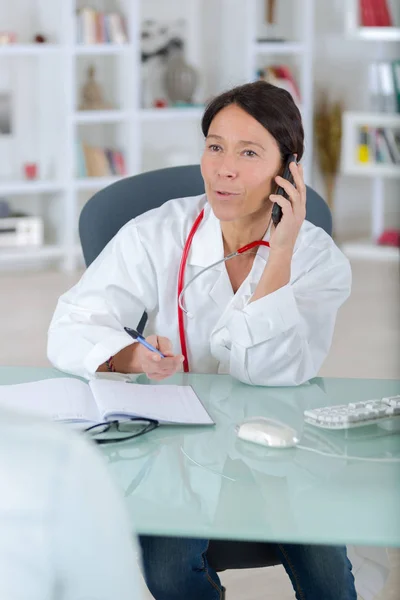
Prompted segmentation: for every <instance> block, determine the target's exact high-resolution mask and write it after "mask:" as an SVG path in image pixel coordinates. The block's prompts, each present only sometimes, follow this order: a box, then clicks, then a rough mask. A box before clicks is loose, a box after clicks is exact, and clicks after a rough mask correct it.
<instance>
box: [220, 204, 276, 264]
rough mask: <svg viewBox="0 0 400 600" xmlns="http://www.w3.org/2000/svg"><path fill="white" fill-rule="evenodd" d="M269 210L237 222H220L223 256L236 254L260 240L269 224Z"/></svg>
mask: <svg viewBox="0 0 400 600" xmlns="http://www.w3.org/2000/svg"><path fill="white" fill-rule="evenodd" d="M271 209H272V207H271ZM271 209H269V210H268V211H267V212H265V210H264V211H263V213H262V214H260V213H257V214H255V215H251V216H249V217H245V218H243V219H238V220H237V221H221V231H222V238H223V241H224V251H225V254H226V255H227V254H230V253H232V252H236V250H238V249H239V248H242V247H243V246H245V245H246V244H250V242H255V241H256V240H262V239H263V237H264V235H265V233H266V232H267V230H268V227H269V225H270V222H271Z"/></svg>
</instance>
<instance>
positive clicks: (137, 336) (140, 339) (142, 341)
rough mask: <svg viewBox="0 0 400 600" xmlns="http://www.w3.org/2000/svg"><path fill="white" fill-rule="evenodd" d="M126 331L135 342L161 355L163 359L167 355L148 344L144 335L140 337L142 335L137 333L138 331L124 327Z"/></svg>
mask: <svg viewBox="0 0 400 600" xmlns="http://www.w3.org/2000/svg"><path fill="white" fill-rule="evenodd" d="M124 330H125V331H126V333H128V334H129V335H130V336H131V337H132V338H133V339H134V340H137V341H138V342H139V343H140V344H142V346H144V347H145V348H147V349H148V350H151V351H152V352H156V354H159V355H160V356H161V358H165V355H164V354H163V353H162V352H160V351H159V350H157V348H154V346H152V345H151V344H149V342H146V340H145V339H144V337H143V336H142V335H140V333H139V332H138V331H136V329H131V328H130V327H124Z"/></svg>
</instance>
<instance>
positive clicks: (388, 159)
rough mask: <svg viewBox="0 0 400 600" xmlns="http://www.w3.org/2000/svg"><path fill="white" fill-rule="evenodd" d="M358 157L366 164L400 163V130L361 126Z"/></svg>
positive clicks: (359, 160)
mask: <svg viewBox="0 0 400 600" xmlns="http://www.w3.org/2000/svg"><path fill="white" fill-rule="evenodd" d="M357 158H358V162H359V163H364V164H365V163H369V164H371V163H372V164H376V165H400V130H399V131H396V130H394V129H390V128H389V127H369V126H367V125H364V126H362V127H360V130H359V143H358V148H357Z"/></svg>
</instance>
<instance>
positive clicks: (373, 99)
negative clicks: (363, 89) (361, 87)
mask: <svg viewBox="0 0 400 600" xmlns="http://www.w3.org/2000/svg"><path fill="white" fill-rule="evenodd" d="M368 80H369V81H368V88H369V104H370V109H371V111H373V112H385V113H396V112H397V113H400V60H392V61H374V62H372V63H371V64H370V65H369V72H368Z"/></svg>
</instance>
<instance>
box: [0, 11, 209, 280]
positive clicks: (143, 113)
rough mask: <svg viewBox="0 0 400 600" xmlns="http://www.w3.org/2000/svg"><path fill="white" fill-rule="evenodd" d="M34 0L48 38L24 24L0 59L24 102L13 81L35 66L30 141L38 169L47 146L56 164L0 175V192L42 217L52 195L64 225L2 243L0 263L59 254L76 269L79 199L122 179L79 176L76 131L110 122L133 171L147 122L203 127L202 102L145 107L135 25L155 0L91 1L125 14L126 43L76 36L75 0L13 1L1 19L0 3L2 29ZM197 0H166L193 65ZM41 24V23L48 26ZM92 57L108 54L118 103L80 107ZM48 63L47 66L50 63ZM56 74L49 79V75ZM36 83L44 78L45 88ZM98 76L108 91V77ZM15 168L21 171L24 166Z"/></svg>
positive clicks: (0, 50)
mask: <svg viewBox="0 0 400 600" xmlns="http://www.w3.org/2000/svg"><path fill="white" fill-rule="evenodd" d="M31 1H33V5H35V11H36V9H37V11H39V12H41V13H42V14H41V17H43V18H44V17H46V18H45V19H44V21H45V22H46V23H47V25H48V29H49V30H51V31H53V32H54V34H53V35H52V40H51V43H44V44H34V43H25V41H26V38H27V36H28V34H27V32H26V31H25V32H24V33H22V34H21V35H19V39H21V43H16V44H12V45H9V46H0V66H2V65H3V64H7V65H8V66H9V68H10V72H11V71H13V73H12V74H11V76H10V80H11V81H12V83H15V89H14V90H13V94H14V95H15V98H13V100H14V101H17V102H21V98H18V94H21V95H22V94H23V92H21V90H22V88H21V86H20V85H18V83H19V81H18V80H19V79H21V78H23V77H26V78H28V75H27V74H26V72H27V71H29V70H31V71H33V72H34V74H35V75H34V77H35V78H36V81H34V83H35V87H36V94H37V96H36V99H35V96H34V94H32V98H33V100H32V101H33V102H35V104H36V113H35V118H37V126H38V128H37V131H40V132H44V134H43V139H42V140H40V142H39V143H38V144H37V145H36V144H35V147H37V156H35V161H34V162H37V163H39V173H40V171H41V168H40V165H41V163H40V161H41V159H42V158H43V156H45V155H46V152H47V154H50V155H51V154H53V156H45V157H46V160H47V162H48V161H49V160H51V159H53V158H54V159H56V162H57V165H56V168H55V169H53V171H55V172H53V173H52V175H51V176H49V177H45V179H43V180H35V181H26V180H23V179H20V180H19V179H18V178H16V179H15V178H14V179H11V178H9V177H7V178H4V177H3V178H2V177H1V176H0V198H5V199H7V200H10V202H11V204H12V206H13V207H14V200H16V201H17V202H18V210H26V212H27V213H30V214H33V213H34V212H35V214H36V213H37V212H38V213H39V214H44V215H45V217H46V211H47V210H51V205H53V210H54V203H55V202H57V205H56V206H57V209H56V211H57V212H58V216H59V221H60V223H61V226H60V227H59V228H58V231H57V234H56V238H57V239H56V241H55V242H54V241H53V239H51V240H47V241H46V243H45V244H44V245H43V246H42V247H39V248H35V247H29V248H7V249H4V248H1V249H0V266H1V267H8V268H10V267H12V266H13V265H16V264H18V263H22V264H25V263H26V264H30V263H37V262H40V263H41V262H43V263H45V262H48V261H57V262H58V263H59V264H60V265H62V266H63V268H65V269H67V270H73V269H75V268H76V267H77V266H78V264H79V262H81V260H82V258H81V250H80V246H79V241H78V236H77V229H78V227H77V226H78V218H79V213H80V210H81V208H82V206H83V204H84V202H85V201H86V200H87V199H88V198H89V197H90V196H91V195H92V194H93V193H95V192H96V191H97V190H99V189H102V188H104V187H106V186H108V185H110V184H112V183H114V182H116V181H118V180H119V179H121V177H120V176H114V175H112V176H105V177H85V178H77V176H76V173H77V170H76V154H75V153H76V140H77V139H79V138H80V135H81V132H82V131H85V132H86V134H87V132H88V131H90V132H91V133H93V135H94V136H96V135H97V134H98V133H99V132H102V131H103V132H104V131H105V129H106V128H113V129H112V139H113V140H114V143H113V144H111V143H110V145H114V146H116V147H118V148H120V149H121V150H122V151H123V152H124V156H125V163H126V169H127V173H128V175H134V174H137V173H140V172H141V171H142V170H143V142H146V141H147V133H145V131H142V129H143V128H144V127H149V126H153V125H157V123H160V126H161V124H162V123H165V124H170V125H171V126H173V127H176V126H179V124H180V123H182V124H185V123H188V124H190V123H192V122H193V123H195V124H197V125H198V127H199V128H200V119H201V115H202V113H203V110H204V109H203V107H202V106H193V107H188V108H187V107H182V108H159V109H157V108H154V109H143V108H142V107H141V101H140V98H141V91H140V83H141V63H140V58H139V57H140V29H141V22H142V18H145V17H147V16H148V12H149V10H151V9H152V7H151V6H150V4H151V3H153V5H154V6H153V13H154V16H155V17H156V18H158V13H157V10H156V8H157V6H156V2H154V1H153V0H151V2H145V0H111V2H103V0H94V2H93V4H92V5H94V6H95V8H97V9H99V10H118V11H119V12H120V13H121V14H123V15H124V17H125V19H126V23H127V29H128V32H127V33H128V42H127V43H124V44H114V43H104V44H80V43H76V23H75V10H76V8H77V6H78V1H75V0H16V4H18V3H20V4H21V6H19V7H17V8H16V9H15V11H14V13H13V11H12V9H10V10H11V12H10V10H9V12H8V13H7V12H6V13H5V16H6V18H5V19H3V20H2V15H3V12H2V10H4V9H3V8H1V9H0V21H3V23H5V24H6V27H5V29H10V30H13V27H12V17H13V18H14V21H13V23H14V24H16V23H18V19H19V14H22V13H23V12H24V11H23V10H20V9H21V8H22V9H23V8H24V7H23V6H22V4H24V3H25V9H26V10H27V11H29V9H32V10H33V5H32V4H30V2H31ZM179 2H180V4H181V6H180V7H178V9H182V13H183V14H179V15H177V14H176V12H177V6H178V3H179ZM200 3H201V0H191V2H190V6H188V5H187V3H186V2H185V1H184V0H177V1H176V2H175V5H176V6H175V14H174V10H172V11H171V10H170V7H168V8H165V11H164V12H165V15H164V16H165V20H169V18H170V20H172V19H174V18H175V16H176V17H178V16H183V17H184V18H186V19H187V21H188V26H189V31H188V40H187V46H186V51H187V53H188V54H189V57H188V58H189V62H191V63H192V64H195V66H197V67H199V66H200V65H199V57H200V51H199V48H198V43H199V36H200V33H199V31H198V27H199V25H198V17H199V15H200ZM88 4H91V3H88ZM81 5H82V3H81V4H79V6H81ZM154 7H155V8H154ZM47 13H49V14H50V13H51V17H50V16H49V17H48V18H47V16H48V15H47ZM144 13H146V14H144ZM10 15H11V17H10ZM35 15H36V12H35ZM7 17H10V19H9V22H10V23H11V26H10V25H8V26H7ZM32 18H34V17H32ZM61 23H62V27H61V25H60V24H61ZM42 29H43V31H44V30H45V28H42ZM33 33H34V31H31V32H29V36H31V35H33ZM24 38H25V39H24ZM189 38H190V39H189ZM53 40H54V41H53ZM92 59H93V63H94V64H95V65H96V69H97V66H100V67H102V66H104V65H105V63H106V62H107V61H109V63H108V66H107V69H108V76H109V78H111V77H112V78H113V91H114V92H115V94H116V96H117V99H118V102H115V103H113V104H115V105H116V106H115V107H113V108H112V109H110V110H96V111H80V110H78V109H77V100H78V97H79V89H78V85H79V81H78V74H79V73H78V71H79V66H80V65H79V61H86V63H85V64H87V61H91V60H92ZM5 61H9V62H8V63H6V62H5ZM11 61H12V62H11ZM196 62H197V64H196ZM82 64H83V63H82ZM28 65H29V66H28ZM51 65H52V68H53V72H52V73H51V72H50V70H49V68H50V66H51ZM107 69H106V70H107ZM20 73H21V74H20ZM57 73H58V74H59V76H60V77H59V79H58V80H56V77H57ZM53 74H54V82H53V81H52V79H53ZM110 74H111V75H110ZM114 74H115V76H114ZM49 82H51V83H49ZM0 83H1V77H0ZM40 83H43V92H42V91H41V88H40ZM81 83H82V82H80V84H81ZM100 83H101V85H102V87H103V90H104V91H105V95H107V87H108V86H107V83H108V81H107V82H105V81H101V82H100ZM56 86H58V87H59V97H58V99H57V100H56V99H54V100H53V99H51V98H50V97H49V93H50V94H51V93H52V92H51V90H52V89H54V88H55V87H56ZM0 89H1V88H0ZM45 95H46V96H47V99H46V102H42V100H43V98H44V96H45ZM57 101H58V105H57V111H58V112H57V117H54V121H53V123H50V120H49V117H50V116H51V115H50V113H52V109H53V108H54V106H53V107H52V106H50V105H51V104H53V105H55V104H56V102H57ZM53 116H54V115H53ZM162 127H164V125H162ZM185 127H186V126H185ZM51 129H56V130H57V132H56V135H55V136H54V137H53V140H52V144H53V147H51V144H48V139H49V138H50V137H51ZM110 131H111V130H110ZM104 135H106V134H104ZM23 137H24V135H23V132H22V133H21V135H20V143H23ZM18 143H19V141H18V140H12V143H11V147H13V146H15V145H18ZM188 143H189V145H190V144H191V143H192V142H191V141H190V140H189V142H188ZM195 143H196V141H195ZM98 145H101V144H100V143H99V144H98ZM48 146H50V151H48ZM155 168H156V167H155ZM19 170H20V171H21V167H20V168H19ZM49 207H50V208H49ZM53 238H54V235H53Z"/></svg>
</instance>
